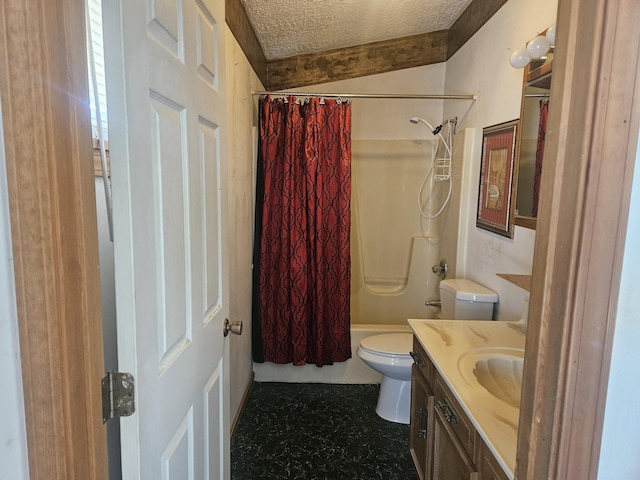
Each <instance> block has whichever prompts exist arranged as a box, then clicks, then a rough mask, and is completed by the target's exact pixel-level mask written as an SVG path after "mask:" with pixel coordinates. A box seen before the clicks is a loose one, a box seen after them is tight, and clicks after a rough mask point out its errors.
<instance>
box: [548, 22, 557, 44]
mask: <svg viewBox="0 0 640 480" xmlns="http://www.w3.org/2000/svg"><path fill="white" fill-rule="evenodd" d="M546 37H547V40H549V43H550V44H551V45H555V44H556V24H555V23H554V24H553V25H551V26H550V27H549V28H547V33H546Z"/></svg>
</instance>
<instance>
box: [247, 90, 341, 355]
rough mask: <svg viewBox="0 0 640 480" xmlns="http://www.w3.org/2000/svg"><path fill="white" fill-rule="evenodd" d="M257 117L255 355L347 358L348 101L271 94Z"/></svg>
mask: <svg viewBox="0 0 640 480" xmlns="http://www.w3.org/2000/svg"><path fill="white" fill-rule="evenodd" d="M259 115H260V148H259V156H258V163H259V169H258V174H259V175H260V178H258V181H257V191H258V192H259V193H260V196H259V197H258V196H256V210H259V209H261V212H259V214H258V215H257V216H256V220H257V221H256V240H255V242H254V248H255V249H256V250H258V249H259V254H258V253H256V254H255V255H254V259H255V260H257V261H255V260H254V292H258V295H259V300H260V301H259V302H255V303H254V305H253V307H254V316H253V319H254V325H255V326H256V327H259V329H260V332H261V335H260V336H261V338H260V339H256V337H257V335H254V339H256V340H257V341H255V342H254V345H253V348H254V360H255V361H257V362H263V361H267V362H274V363H278V364H286V363H293V364H294V365H297V366H300V365H305V364H307V363H315V365H317V366H318V367H321V366H323V365H331V364H333V363H334V362H343V361H345V360H347V359H348V358H350V357H351V346H350V340H349V316H350V313H349V300H350V294H349V292H350V283H351V256H350V248H349V235H350V227H351V208H350V202H351V104H350V103H344V102H342V101H340V100H330V99H319V98H307V99H305V100H298V99H296V98H295V97H289V98H288V99H283V98H276V99H273V98H270V97H267V98H265V99H264V100H263V101H262V102H260V107H259ZM255 331H256V332H257V328H256V330H255Z"/></svg>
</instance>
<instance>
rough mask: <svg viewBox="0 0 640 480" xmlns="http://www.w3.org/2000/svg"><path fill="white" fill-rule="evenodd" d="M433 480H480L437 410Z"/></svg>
mask: <svg viewBox="0 0 640 480" xmlns="http://www.w3.org/2000/svg"><path fill="white" fill-rule="evenodd" d="M434 412H435V415H434V416H435V422H434V428H433V430H434V432H433V434H434V445H433V449H434V452H433V480H479V474H478V472H477V471H476V468H475V467H474V465H473V462H472V461H471V460H470V459H469V456H468V455H467V453H466V452H465V450H464V448H463V447H462V444H461V443H460V441H459V440H458V438H457V437H456V435H455V433H454V432H453V431H451V428H450V427H449V424H448V423H447V421H446V420H445V419H444V417H443V415H442V413H441V412H440V411H439V410H438V409H435V410H434Z"/></svg>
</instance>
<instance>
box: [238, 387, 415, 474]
mask: <svg viewBox="0 0 640 480" xmlns="http://www.w3.org/2000/svg"><path fill="white" fill-rule="evenodd" d="M378 389H379V385H336V384H314V383H303V384H300V383H294V384H291V383H257V382H256V383H254V384H253V387H252V389H251V392H250V393H249V397H248V399H247V403H246V406H245V410H244V411H243V413H242V416H241V417H240V421H239V423H238V426H237V428H236V432H235V436H234V438H233V440H232V447H231V478H232V479H233V480H260V479H265V480H266V479H304V480H312V479H315V480H320V479H322V480H371V479H381V480H415V479H417V475H416V473H415V470H414V467H413V462H412V460H411V455H410V453H409V426H408V425H401V424H397V423H392V422H388V421H386V420H383V419H382V418H380V417H378V416H377V415H376V413H375V406H376V402H377V399H378Z"/></svg>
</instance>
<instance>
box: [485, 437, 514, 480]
mask: <svg viewBox="0 0 640 480" xmlns="http://www.w3.org/2000/svg"><path fill="white" fill-rule="evenodd" d="M482 480H509V477H508V476H507V474H506V473H504V470H502V467H501V466H500V464H499V463H498V460H496V458H495V457H494V456H493V453H491V450H489V447H487V446H486V445H483V449H482Z"/></svg>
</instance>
